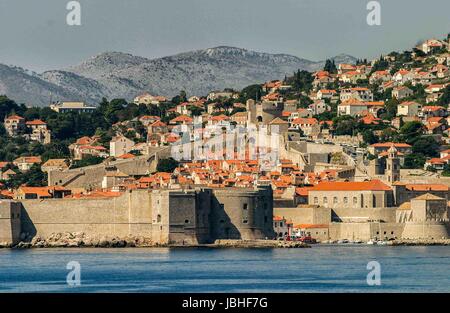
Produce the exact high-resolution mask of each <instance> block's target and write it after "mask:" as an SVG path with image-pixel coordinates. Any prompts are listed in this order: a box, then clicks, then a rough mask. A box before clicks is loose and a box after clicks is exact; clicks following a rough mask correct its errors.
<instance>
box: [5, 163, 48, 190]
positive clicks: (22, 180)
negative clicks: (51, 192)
mask: <svg viewBox="0 0 450 313" xmlns="http://www.w3.org/2000/svg"><path fill="white" fill-rule="evenodd" d="M14 171H15V172H16V173H17V174H16V175H14V176H11V178H10V179H9V180H8V181H7V182H5V183H6V186H8V187H9V188H18V187H20V186H22V185H25V186H28V187H42V186H47V174H45V173H43V172H42V171H41V168H40V166H39V165H33V166H32V167H31V169H30V170H29V171H27V172H23V173H22V172H20V171H19V170H17V169H15V170H14Z"/></svg>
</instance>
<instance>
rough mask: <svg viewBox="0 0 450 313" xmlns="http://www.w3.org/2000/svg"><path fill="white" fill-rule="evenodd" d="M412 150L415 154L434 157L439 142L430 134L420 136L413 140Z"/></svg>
mask: <svg viewBox="0 0 450 313" xmlns="http://www.w3.org/2000/svg"><path fill="white" fill-rule="evenodd" d="M412 151H413V153H415V154H422V155H425V156H428V157H436V156H438V151H439V144H438V142H437V141H436V140H435V139H434V138H433V137H431V136H422V137H420V138H418V139H417V140H416V141H415V142H414V144H413V146H412Z"/></svg>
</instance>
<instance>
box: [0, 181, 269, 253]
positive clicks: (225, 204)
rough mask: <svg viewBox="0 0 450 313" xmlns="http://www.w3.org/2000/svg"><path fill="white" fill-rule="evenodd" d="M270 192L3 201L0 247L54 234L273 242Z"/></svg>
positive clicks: (167, 241) (172, 241)
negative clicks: (80, 233)
mask: <svg viewBox="0 0 450 313" xmlns="http://www.w3.org/2000/svg"><path fill="white" fill-rule="evenodd" d="M271 200H272V190H271V188H270V187H268V188H267V187H261V188H255V189H242V188H228V189H210V188H197V189H189V190H132V191H127V192H125V193H123V194H122V195H121V196H118V197H110V198H81V199H70V198H66V199H45V200H21V201H20V202H15V201H2V202H1V203H0V204H1V205H0V208H1V210H0V213H1V216H0V242H8V243H17V241H18V240H19V238H20V237H22V239H23V238H27V239H28V240H31V239H32V238H33V237H35V236H39V237H42V238H47V237H49V236H50V235H51V234H53V233H67V232H71V233H72V232H84V233H85V234H86V235H87V236H89V237H91V238H101V237H121V238H125V237H129V236H133V237H141V238H145V239H148V240H150V241H152V242H153V243H155V244H204V243H212V242H214V241H215V240H216V239H247V240H251V239H264V238H266V237H268V238H272V237H273V236H274V234H273V226H272V216H273V207H272V201H271Z"/></svg>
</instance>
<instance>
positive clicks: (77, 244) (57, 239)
mask: <svg viewBox="0 0 450 313" xmlns="http://www.w3.org/2000/svg"><path fill="white" fill-rule="evenodd" d="M157 246H161V245H158V244H155V243H153V242H152V241H151V240H150V239H148V238H145V237H124V238H120V237H117V236H115V237H108V236H102V237H89V236H87V235H86V234H85V233H83V232H74V233H54V234H51V235H50V236H49V237H47V238H42V237H39V236H36V237H34V238H33V239H31V241H21V242H19V243H18V244H15V245H11V244H2V243H0V248H2V247H3V248H16V249H28V248H83V247H86V248H129V247H157Z"/></svg>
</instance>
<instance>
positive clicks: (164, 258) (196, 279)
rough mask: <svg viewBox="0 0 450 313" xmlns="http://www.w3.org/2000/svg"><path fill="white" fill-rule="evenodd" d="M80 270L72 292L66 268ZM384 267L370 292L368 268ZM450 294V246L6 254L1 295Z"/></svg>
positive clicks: (0, 263)
mask: <svg viewBox="0 0 450 313" xmlns="http://www.w3.org/2000/svg"><path fill="white" fill-rule="evenodd" d="M71 261H76V262H78V263H79V264H80V266H81V270H80V273H81V285H80V286H78V287H70V286H68V284H67V282H66V277H67V275H68V273H69V272H70V270H68V269H66V266H67V263H69V262H71ZM370 261H377V262H379V263H380V265H381V286H368V285H367V282H366V277H367V274H368V273H369V270H367V268H366V267H367V263H368V262H370ZM372 291H385V292H423V291H427V292H450V247H387V246H378V247H377V246H364V245H341V246H314V247H313V248H311V249H206V248H196V249H191V248H189V249H179V248H178V249H168V248H161V249H159V248H158V249H30V250H7V249H0V292H372Z"/></svg>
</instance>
